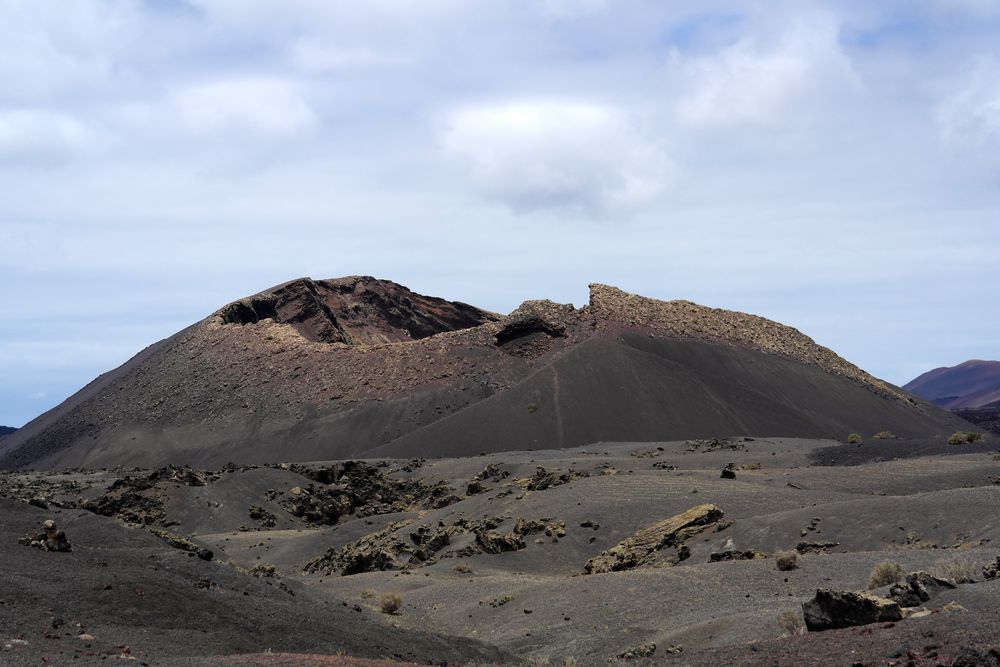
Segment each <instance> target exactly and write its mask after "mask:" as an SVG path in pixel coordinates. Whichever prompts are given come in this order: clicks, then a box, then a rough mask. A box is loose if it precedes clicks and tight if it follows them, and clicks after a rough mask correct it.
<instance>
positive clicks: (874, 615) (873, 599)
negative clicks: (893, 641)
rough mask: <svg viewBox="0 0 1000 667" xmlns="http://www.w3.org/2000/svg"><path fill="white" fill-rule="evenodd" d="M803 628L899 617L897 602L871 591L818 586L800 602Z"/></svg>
mask: <svg viewBox="0 0 1000 667" xmlns="http://www.w3.org/2000/svg"><path fill="white" fill-rule="evenodd" d="M802 612H803V614H804V615H805V621H806V628H808V629H809V630H810V631H812V632H816V631H821V630H834V629H836V628H847V627H850V626H853V625H869V624H871V623H881V622H884V621H898V620H901V619H902V618H903V613H902V610H901V609H900V608H899V603H897V602H896V601H894V600H889V599H887V598H883V597H879V596H878V595H873V594H872V593H866V592H852V591H832V590H829V589H825V588H821V589H818V590H817V591H816V597H815V598H813V599H812V600H810V601H809V602H804V603H802Z"/></svg>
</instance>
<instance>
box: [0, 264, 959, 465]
mask: <svg viewBox="0 0 1000 667" xmlns="http://www.w3.org/2000/svg"><path fill="white" fill-rule="evenodd" d="M969 429H970V426H969V425H967V424H965V423H964V422H962V421H961V420H959V419H957V418H956V417H954V416H952V415H949V414H948V413H946V412H944V411H942V410H939V409H937V408H934V407H933V406H930V405H928V404H924V403H921V402H919V401H916V400H915V399H913V398H912V397H911V396H909V395H907V394H905V393H904V392H901V391H899V390H898V389H896V388H894V387H891V386H889V385H887V384H885V383H883V382H881V381H879V380H877V379H875V378H873V377H871V376H870V375H868V374H867V373H865V372H864V371H862V370H861V369H859V368H857V367H856V366H854V365H852V364H850V363H848V362H847V361H845V360H844V359H842V358H840V357H839V356H837V355H836V354H835V353H833V352H832V351H830V350H828V349H826V348H824V347H822V346H820V345H817V344H816V343H815V342H813V341H812V340H811V339H809V338H808V337H806V336H805V335H803V334H802V333H800V332H798V331H796V330H795V329H792V328H790V327H786V326H783V325H781V324H778V323H776V322H771V321H770V320H766V319H764V318H761V317H756V316H753V315H747V314H744V313H737V312H732V311H726V310H720V309H714V308H706V307H703V306H698V305H696V304H693V303H690V302H688V301H657V300H655V299H649V298H645V297H640V296H636V295H633V294H628V293H626V292H623V291H621V290H619V289H616V288H613V287H609V286H606V285H592V286H591V291H590V302H589V303H588V304H587V305H585V306H584V307H582V308H574V307H573V306H571V305H568V304H558V303H554V302H551V301H544V300H538V301H526V302H525V303H523V304H522V305H521V306H520V307H518V308H517V309H516V310H514V311H513V312H512V313H511V314H510V315H508V316H506V317H502V316H499V315H496V314H493V313H490V312H488V311H485V310H481V309H478V308H474V307H472V306H468V305H466V304H462V303H457V302H449V301H445V300H443V299H437V298H433V297H426V296H422V295H419V294H417V293H415V292H412V291H410V290H408V289H407V288H405V287H402V286H401V285H397V284H395V283H392V282H389V281H384V280H377V279H375V278H370V277H350V278H341V279H336V280H311V279H305V278H304V279H300V280H295V281H291V282H289V283H285V284H283V285H279V286H277V287H274V288H271V289H269V290H265V291H264V292H261V293H259V294H256V295H254V296H251V297H247V298H245V299H241V300H239V301H236V302H234V303H231V304H229V305H227V306H225V307H223V308H222V309H220V310H219V311H217V312H215V313H213V314H212V315H210V316H209V317H207V318H206V319H204V320H202V321H201V322H198V323H196V324H194V325H192V326H191V327H189V328H187V329H185V330H183V331H181V332H179V333H178V334H176V335H175V336H173V337H171V338H169V339H167V340H164V341H161V342H160V343H157V344H155V345H153V346H150V347H149V348H147V349H146V350H144V351H142V352H141V353H140V354H138V355H137V356H136V357H134V358H133V359H132V360H130V361H129V362H128V363H126V364H124V365H123V366H121V367H119V368H118V369H115V370H113V371H111V372H109V373H107V374H105V375H103V376H101V377H100V378H98V379H97V380H95V381H94V382H92V383H91V384H90V385H88V386H87V387H84V388H83V389H81V390H80V391H79V392H78V393H77V394H75V395H74V396H73V397H71V398H70V399H69V400H67V401H66V402H65V403H63V404H62V405H60V406H59V407H57V408H55V409H53V410H51V411H50V412H48V413H46V414H45V415H42V416H41V417H39V418H38V419H36V420H34V421H32V422H31V423H30V424H28V425H26V426H25V427H24V428H22V429H20V430H19V431H17V432H16V433H13V434H11V435H9V436H7V437H6V438H4V439H3V440H2V441H0V468H17V467H27V466H32V467H65V466H74V465H77V466H88V467H101V466H109V465H119V464H128V465H144V466H159V465H166V464H168V463H174V464H180V463H185V464H191V465H196V466H199V467H206V468H213V467H219V466H221V465H223V464H226V463H228V462H230V461H234V462H236V463H241V464H246V463H265V462H273V461H277V460H284V461H309V460H313V461H315V460H330V459H346V458H355V457H367V456H371V457H379V456H394V457H407V458H411V457H425V456H451V455H459V456H466V455H470V454H478V453H480V452H484V451H502V450H505V449H508V450H509V449H526V448H527V449H533V448H546V447H569V446H575V445H582V444H586V443H590V442H597V441H601V440H635V441H641V440H665V439H698V438H702V439H713V438H714V439H718V438H723V437H726V436H728V435H732V434H740V435H744V434H752V435H762V436H799V437H830V435H831V434H838V433H844V434H846V433H851V432H859V433H877V432H881V431H884V430H891V431H892V432H894V433H897V434H899V435H901V436H903V437H916V436H930V435H948V434H950V433H953V432H955V431H957V430H969Z"/></svg>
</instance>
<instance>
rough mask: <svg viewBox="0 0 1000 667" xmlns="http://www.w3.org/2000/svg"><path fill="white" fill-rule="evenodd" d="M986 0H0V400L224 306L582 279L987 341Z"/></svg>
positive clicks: (554, 286) (30, 407) (893, 332)
mask: <svg viewBox="0 0 1000 667" xmlns="http://www.w3.org/2000/svg"><path fill="white" fill-rule="evenodd" d="M998 258H1000V0H927V1H924V2H919V1H913V0H906V1H904V0H887V1H885V2H878V3H873V2H870V1H868V0H863V1H858V2H823V3H810V2H808V1H807V0H796V1H784V0H767V1H766V2H753V1H752V0H751V1H745V2H724V1H715V0H698V1H694V0H691V1H689V2H663V1H662V0H648V1H647V0H536V1H533V2H529V1H528V0H475V1H472V0H465V1H463V0H421V1H420V2H413V1H412V0H351V1H346V0H345V1H337V0H280V1H278V0H267V1H265V0H73V1H72V2H66V0H0V298H2V304H3V306H2V308H0V424H5V425H11V426H21V425H22V424H24V423H25V422H27V421H29V420H30V419H32V418H33V417H35V416H37V415H38V414H40V413H41V412H43V411H44V410H47V409H49V408H51V407H53V406H55V405H57V404H58V403H59V402H60V401H62V400H63V399H65V398H66V397H67V396H69V395H70V394H72V393H73V392H74V391H76V390H77V389H79V388H80V387H82V386H83V385H84V384H86V383H87V382H89V381H90V380H92V379H93V378H94V377H96V376H97V375H99V374H100V373H102V372H104V371H107V370H110V369H111V368H114V367H115V366H117V365H119V364H120V363H122V362H124V361H126V360H127V359H128V358H129V357H131V356H132V355H133V354H135V353H136V352H138V351H139V350H141V349H142V348H143V347H145V346H146V345H149V344H151V343H153V342H155V341H157V340H159V339H162V338H164V337H166V336H169V335H171V334H172V333H174V332H176V331H178V330H179V329H181V328H183V327H185V326H187V325H188V324H191V323H193V322H196V321H198V320H200V319H201V318H203V317H205V316H207V315H208V314H210V313H211V312H213V311H214V310H216V309H217V308H219V307H220V306H222V305H224V304H225V303H228V302H230V301H233V300H235V299H238V298H240V297H242V296H245V295H248V294H252V293H255V292H258V291H261V290H263V289H265V288H267V287H269V286H271V285H274V284H277V283H280V282H284V281H286V280H289V279H292V278H297V277H301V276H311V277H313V278H332V277H338V276H344V275H354V274H362V275H375V276H378V277H381V278H387V279H391V280H394V281H396V282H400V283H402V284H404V285H406V286H408V287H410V288H411V289H413V290H415V291H417V292H420V293H423V294H431V295H435V296H443V297H446V298H449V299H455V300H461V301H465V302H468V303H472V304H474V305H477V306H480V307H484V308H488V309H491V310H495V311H500V312H507V311H510V310H512V309H513V308H515V307H516V306H517V305H518V304H519V303H520V302H521V301H523V300H526V299H533V298H549V299H553V300H555V301H559V302H567V303H573V304H575V305H577V306H580V305H582V304H584V303H585V302H586V300H587V285H588V283H591V282H602V283H608V284H612V285H616V286H618V287H621V288H622V289H625V290H627V291H630V292H636V293H640V294H643V295H646V296H651V297H656V298H661V299H689V300H693V301H696V302H699V303H702V304H705V305H709V306H716V307H724V308H730V309H735V310H741V311H746V312H751V313H755V314H759V315H763V316H765V317H768V318H771V319H774V320H778V321H780V322H783V323H786V324H789V325H791V326H794V327H796V328H798V329H800V330H801V331H803V332H805V333H806V334H808V335H810V336H811V337H813V338H814V339H815V340H816V341H817V342H819V343H821V344H823V345H826V346H828V347H831V348H832V349H834V350H835V351H837V352H838V353H839V354H841V355H842V356H844V357H846V358H847V359H849V360H851V361H853V362H854V363H856V364H858V365H860V366H861V367H862V368H864V369H866V370H868V371H869V372H871V373H873V374H875V375H877V376H879V377H882V378H884V379H886V380H889V381H891V382H894V383H904V382H906V381H908V380H910V379H912V378H913V377H915V376H916V375H918V374H919V373H921V372H923V371H925V370H928V369H930V368H934V367H937V366H942V365H953V364H956V363H959V362H961V361H964V360H966V359H969V358H992V359H996V358H1000V309H998V308H997V307H996V306H997V296H998V286H1000V261H998Z"/></svg>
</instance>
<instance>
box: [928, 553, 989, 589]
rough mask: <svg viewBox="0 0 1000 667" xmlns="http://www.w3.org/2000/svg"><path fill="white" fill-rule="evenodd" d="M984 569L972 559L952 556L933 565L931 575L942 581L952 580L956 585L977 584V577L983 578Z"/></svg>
mask: <svg viewBox="0 0 1000 667" xmlns="http://www.w3.org/2000/svg"><path fill="white" fill-rule="evenodd" d="M982 572H983V568H982V566H981V565H979V564H977V563H976V562H975V561H973V560H972V559H971V558H968V557H966V558H963V557H961V556H952V557H951V558H942V559H941V560H939V561H937V562H935V563H934V564H933V565H931V568H930V573H931V574H933V575H934V576H935V577H940V578H941V579H951V580H952V581H954V582H955V583H956V584H972V583H975V581H976V577H980V576H982Z"/></svg>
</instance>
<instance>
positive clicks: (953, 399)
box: [903, 359, 1000, 410]
mask: <svg viewBox="0 0 1000 667" xmlns="http://www.w3.org/2000/svg"><path fill="white" fill-rule="evenodd" d="M903 388H904V389H906V390H907V391H910V392H912V393H914V394H916V395H917V396H919V397H921V398H923V399H925V400H928V401H931V402H932V403H935V404H937V405H940V406H942V407H946V408H949V409H952V410H954V409H958V408H981V407H984V406H987V405H989V404H990V403H997V402H1000V361H981V360H978V359H972V360H970V361H966V362H965V363H962V364H959V365H958V366H952V367H950V368H935V369H934V370H932V371H928V372H926V373H924V374H923V375H921V376H920V377H918V378H916V379H915V380H913V381H911V382H909V383H908V384H907V385H906V386H904V387H903Z"/></svg>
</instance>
